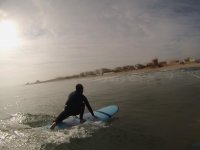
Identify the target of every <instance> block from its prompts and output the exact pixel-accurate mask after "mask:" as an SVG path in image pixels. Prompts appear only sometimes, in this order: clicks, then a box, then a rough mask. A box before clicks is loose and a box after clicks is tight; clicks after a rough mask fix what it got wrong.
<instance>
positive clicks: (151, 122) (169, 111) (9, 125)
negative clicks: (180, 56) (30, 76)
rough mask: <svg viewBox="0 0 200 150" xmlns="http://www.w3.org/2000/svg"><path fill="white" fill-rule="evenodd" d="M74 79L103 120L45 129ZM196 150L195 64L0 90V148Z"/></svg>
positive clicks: (199, 133) (199, 125) (198, 90)
mask: <svg viewBox="0 0 200 150" xmlns="http://www.w3.org/2000/svg"><path fill="white" fill-rule="evenodd" d="M77 83H82V84H83V85H84V87H85V91H84V93H85V95H86V96H87V97H88V99H89V101H90V104H91V106H92V107H93V109H99V108H101V107H104V106H107V105H112V104H116V105H118V106H119V108H120V110H119V112H118V114H117V115H116V116H115V117H114V118H113V119H112V120H110V121H109V122H108V123H100V122H98V123H93V124H92V123H91V124H83V125H79V126H75V127H72V128H70V129H66V130H60V131H50V130H47V129H45V128H44V127H43V126H45V125H48V124H50V123H51V121H52V120H53V119H54V118H55V116H56V115H57V114H58V113H60V111H62V109H63V106H64V103H65V101H66V99H67V96H68V94H69V93H70V92H71V91H73V90H74V86H75V85H76V84H77ZM14 149H15V150H79V149H81V150H94V149H95V150H121V149H125V150H199V149H200V68H188V69H177V70H172V71H164V70H163V71H160V72H150V73H140V74H136V73H124V74H118V75H113V76H106V77H94V78H87V79H77V80H66V81H59V82H51V83H45V84H36V85H29V86H25V85H21V86H15V87H9V88H8V87H7V88H1V89H0V150H14Z"/></svg>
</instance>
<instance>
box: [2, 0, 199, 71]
mask: <svg viewBox="0 0 200 150" xmlns="http://www.w3.org/2000/svg"><path fill="white" fill-rule="evenodd" d="M199 6H200V1H197V0H167V1H166V0H123V1H121V0H109V1H108V0H101V1H99V0H84V1H83V0H56V1H55V0H18V1H13V0H1V10H0V18H2V17H7V18H11V19H12V18H13V19H15V20H17V21H18V23H19V24H20V30H21V36H22V37H23V38H24V40H25V41H26V43H27V44H26V45H24V46H23V47H20V49H18V52H17V51H16V52H15V54H13V55H12V57H15V58H16V59H17V60H30V63H29V64H28V65H31V64H32V65H37V64H38V66H39V65H43V66H44V67H43V69H45V67H47V66H48V68H51V66H52V74H53V73H54V72H60V74H70V72H71V73H72V72H79V71H80V70H81V69H83V70H84V69H87V70H89V68H99V67H101V66H102V67H103V66H105V67H106V66H107V67H113V66H116V65H120V64H121V65H124V64H130V63H137V62H147V61H149V60H151V59H152V58H154V57H158V58H160V59H171V58H184V57H187V56H195V57H200V51H199V40H200V17H199V16H200V8H199ZM5 60H6V59H5ZM17 60H15V61H17ZM53 62H54V63H55V64H56V67H53V66H54V65H52V64H53ZM71 64H73V66H74V68H70V66H71ZM86 64H87V65H86ZM58 66H59V67H58ZM33 68H34V67H33ZM59 68H60V69H59ZM66 68H68V69H66ZM33 70H34V69H33ZM41 70H42V69H41ZM37 71H38V70H37ZM44 74H45V73H44Z"/></svg>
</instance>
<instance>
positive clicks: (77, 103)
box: [55, 91, 94, 123]
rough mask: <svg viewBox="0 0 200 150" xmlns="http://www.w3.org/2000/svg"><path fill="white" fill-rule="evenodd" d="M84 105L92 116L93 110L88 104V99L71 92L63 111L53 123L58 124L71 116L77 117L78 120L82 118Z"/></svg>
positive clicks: (80, 94)
mask: <svg viewBox="0 0 200 150" xmlns="http://www.w3.org/2000/svg"><path fill="white" fill-rule="evenodd" d="M85 105H86V106H87V108H88V110H89V111H90V113H91V114H92V115H93V116H94V113H93V110H92V108H91V106H90V104H89V102H88V99H87V98H86V97H85V96H84V95H83V94H82V93H79V92H77V91H75V92H72V93H71V94H70V95H69V97H68V100H67V102H66V103H65V108H64V111H63V112H61V113H60V115H59V116H58V117H57V118H56V120H55V122H56V123H60V122H62V121H63V120H64V119H66V118H67V117H69V116H72V115H74V116H75V115H79V114H80V119H82V118H83V113H84V110H85Z"/></svg>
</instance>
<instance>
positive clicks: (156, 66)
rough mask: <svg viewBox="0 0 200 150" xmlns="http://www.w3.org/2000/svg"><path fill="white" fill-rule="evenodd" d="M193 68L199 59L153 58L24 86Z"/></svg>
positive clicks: (198, 63) (197, 64) (199, 62)
mask: <svg viewBox="0 0 200 150" xmlns="http://www.w3.org/2000/svg"><path fill="white" fill-rule="evenodd" d="M193 66H198V67H200V59H195V58H190V57H188V58H186V59H183V60H170V61H158V59H157V58H155V59H153V60H152V61H151V62H148V63H146V64H136V65H127V66H122V67H116V68H114V69H109V68H101V69H97V70H94V71H86V72H81V73H80V74H75V75H71V76H65V77H57V78H54V79H49V80H44V81H40V80H37V81H35V82H30V83H29V82H27V83H26V85H32V84H40V83H47V82H55V81H61V80H69V79H77V78H86V77H96V76H105V75H112V74H116V73H123V72H130V71H135V72H149V71H159V70H160V68H162V69H166V70H171V69H178V68H185V67H193Z"/></svg>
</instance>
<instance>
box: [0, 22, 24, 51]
mask: <svg viewBox="0 0 200 150" xmlns="http://www.w3.org/2000/svg"><path fill="white" fill-rule="evenodd" d="M20 43H21V39H20V37H19V34H18V29H17V25H16V23H15V22H13V21H11V20H3V21H0V48H1V49H2V48H14V47H17V46H19V45H20Z"/></svg>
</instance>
